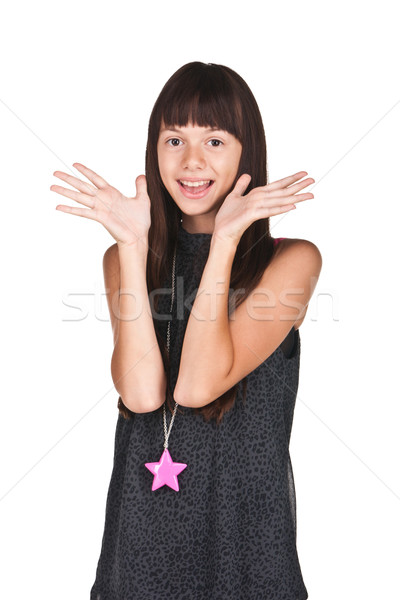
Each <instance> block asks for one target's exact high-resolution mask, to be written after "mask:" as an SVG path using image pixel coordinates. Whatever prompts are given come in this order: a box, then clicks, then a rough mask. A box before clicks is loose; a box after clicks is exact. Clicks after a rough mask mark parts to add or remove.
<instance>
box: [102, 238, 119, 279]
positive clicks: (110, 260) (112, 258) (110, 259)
mask: <svg viewBox="0 0 400 600" xmlns="http://www.w3.org/2000/svg"><path fill="white" fill-rule="evenodd" d="M103 269H104V272H105V273H107V274H113V273H114V271H115V270H116V269H118V273H119V254H118V244H117V243H116V242H115V244H113V245H112V246H110V247H109V248H107V250H106V251H105V252H104V256H103Z"/></svg>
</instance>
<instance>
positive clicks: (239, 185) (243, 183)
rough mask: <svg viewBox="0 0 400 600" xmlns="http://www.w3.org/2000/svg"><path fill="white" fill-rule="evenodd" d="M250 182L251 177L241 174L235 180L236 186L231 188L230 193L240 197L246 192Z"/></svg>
mask: <svg viewBox="0 0 400 600" xmlns="http://www.w3.org/2000/svg"><path fill="white" fill-rule="evenodd" d="M250 181H251V175H249V174H248V173H243V174H242V175H241V176H240V177H239V179H238V180H237V182H236V185H235V187H234V188H233V190H232V192H233V193H234V194H238V195H239V196H242V195H243V194H244V193H245V191H246V190H247V187H248V185H249V183H250Z"/></svg>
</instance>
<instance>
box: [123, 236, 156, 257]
mask: <svg viewBox="0 0 400 600" xmlns="http://www.w3.org/2000/svg"><path fill="white" fill-rule="evenodd" d="M117 246H118V250H119V252H126V253H128V254H132V253H134V254H144V255H145V256H147V253H148V251H149V244H148V241H147V240H144V239H143V238H138V239H137V240H135V241H134V242H117Z"/></svg>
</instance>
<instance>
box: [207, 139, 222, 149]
mask: <svg viewBox="0 0 400 600" xmlns="http://www.w3.org/2000/svg"><path fill="white" fill-rule="evenodd" d="M210 142H218V146H215V145H214V144H212V146H213V147H214V148H218V147H219V146H220V145H221V144H223V142H221V140H217V139H212V140H210Z"/></svg>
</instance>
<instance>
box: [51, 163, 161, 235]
mask: <svg viewBox="0 0 400 600" xmlns="http://www.w3.org/2000/svg"><path fill="white" fill-rule="evenodd" d="M73 166H74V167H75V168H76V169H77V170H78V171H79V172H80V173H82V174H83V175H84V176H85V177H87V179H89V181H91V182H92V184H93V185H91V184H90V183H87V182H85V181H81V180H80V179H78V178H77V177H74V176H73V175H68V174H67V173H63V172H62V171H55V172H54V173H53V175H54V176H55V177H58V178H59V179H61V180H62V181H65V182H66V183H68V184H69V185H71V186H73V187H74V188H76V189H77V190H78V191H77V192H76V191H74V190H70V189H68V188H64V187H61V186H59V185H52V186H51V187H50V190H51V191H53V192H57V193H58V194H61V195H62V196H66V197H67V198H71V199H72V200H75V201H76V202H78V203H79V204H82V205H83V206H86V207H88V208H77V207H72V206H65V205H63V204H59V205H58V206H56V209H57V210H60V211H62V212H66V213H70V214H73V215H77V216H78V217H85V218H87V219H92V220H94V221H98V222H99V223H101V224H102V225H103V226H104V227H105V228H106V229H107V231H108V232H109V233H110V234H111V235H112V237H113V238H114V239H115V241H116V242H118V243H121V244H134V243H136V242H137V241H138V240H142V241H145V242H146V243H147V241H148V239H147V237H148V232H149V229H150V224H151V218H150V198H149V195H148V193H147V181H146V176H145V175H139V176H138V177H137V178H136V182H135V183H136V192H137V193H136V196H135V197H133V198H128V197H126V196H124V195H123V194H121V192H120V191H118V190H117V189H116V188H115V187H113V186H112V185H110V184H109V183H107V181H105V180H104V179H103V178H102V177H100V175H98V174H97V173H95V172H94V171H92V170H91V169H89V168H88V167H85V166H84V165H82V164H80V163H74V164H73Z"/></svg>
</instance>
